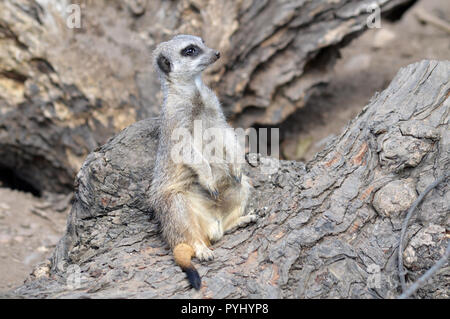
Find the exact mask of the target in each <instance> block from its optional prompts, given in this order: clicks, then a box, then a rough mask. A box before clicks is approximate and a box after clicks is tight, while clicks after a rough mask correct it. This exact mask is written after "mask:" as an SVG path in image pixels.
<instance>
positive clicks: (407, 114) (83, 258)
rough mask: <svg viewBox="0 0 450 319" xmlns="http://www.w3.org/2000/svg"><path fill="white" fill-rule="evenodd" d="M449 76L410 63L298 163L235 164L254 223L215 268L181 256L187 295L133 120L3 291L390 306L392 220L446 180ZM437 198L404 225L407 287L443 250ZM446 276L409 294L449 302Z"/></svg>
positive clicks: (443, 66)
mask: <svg viewBox="0 0 450 319" xmlns="http://www.w3.org/2000/svg"><path fill="white" fill-rule="evenodd" d="M449 79H450V62H448V61H445V62H438V61H422V62H420V63H416V64H412V65H409V66H408V67H405V68H403V69H401V70H400V71H399V73H398V74H397V76H396V77H395V78H394V80H393V81H392V83H391V84H390V85H389V87H388V88H387V89H386V90H384V91H383V92H381V93H377V94H375V96H374V97H373V98H372V100H371V101H370V103H369V104H368V105H367V106H366V107H365V108H364V109H363V111H362V112H361V113H360V114H359V115H358V116H357V117H356V118H355V119H354V120H353V121H351V122H350V123H349V125H348V126H347V127H346V129H345V131H344V132H343V133H342V135H341V136H339V137H338V138H336V139H335V140H334V141H333V142H331V143H330V144H329V145H328V146H327V147H326V148H325V150H324V151H322V152H320V153H319V154H318V155H317V156H316V157H315V159H314V160H312V161H311V162H309V163H308V164H306V165H305V164H304V163H302V162H291V161H277V160H275V159H269V158H266V159H264V158H263V159H262V160H261V163H266V164H267V163H269V164H270V165H271V167H276V165H279V167H278V170H277V171H276V172H272V173H271V174H267V167H268V166H262V164H261V165H260V166H257V167H252V166H250V165H248V167H247V170H248V173H249V174H250V177H251V179H252V181H253V185H254V190H253V193H252V197H251V200H250V203H249V207H248V209H249V210H252V211H254V212H255V213H256V214H258V216H259V219H258V221H257V222H256V224H253V225H250V226H247V227H245V228H241V229H238V230H237V231H235V232H234V233H231V234H228V235H226V236H225V237H224V238H223V239H222V240H220V241H219V242H218V243H217V244H215V245H214V246H213V248H214V252H215V256H216V258H215V260H213V261H211V262H204V263H199V262H197V261H196V260H194V262H195V263H196V265H197V268H198V270H199V273H200V274H201V276H202V280H203V287H202V288H201V290H200V291H195V290H194V289H190V288H189V284H188V281H187V280H186V278H185V274H184V273H183V272H182V271H181V270H180V269H179V267H177V266H176V265H175V263H174V261H173V257H172V254H171V252H170V251H169V249H168V246H167V245H166V244H165V243H164V242H163V241H162V239H161V237H160V236H159V234H158V225H157V224H156V222H155V221H154V220H153V219H152V211H151V207H150V206H149V204H148V195H147V192H148V188H149V184H150V181H151V178H152V167H153V160H154V156H155V147H156V142H155V140H156V139H157V135H158V123H157V120H155V119H146V120H143V121H140V122H137V123H135V124H133V125H131V126H130V127H128V128H127V129H125V130H124V131H122V132H121V133H119V134H118V135H117V136H116V137H115V138H113V139H111V140H110V141H109V142H108V143H107V144H106V145H104V146H103V147H101V148H100V149H98V150H96V151H95V152H93V153H91V154H90V155H89V156H88V158H87V160H86V162H85V163H84V165H83V167H82V169H81V170H80V172H79V174H78V176H77V183H76V185H77V187H76V191H75V201H74V203H73V207H72V211H71V213H70V216H69V219H68V225H67V232H66V234H65V235H64V237H63V238H62V240H61V242H60V243H59V244H58V247H57V248H56V250H55V252H54V254H53V257H52V260H51V263H47V264H43V265H41V266H40V267H38V268H37V269H36V270H35V271H34V273H33V274H32V276H31V277H30V278H29V280H28V282H27V283H26V284H24V285H23V286H22V287H20V288H18V289H17V290H16V291H15V294H16V296H24V297H50V298H61V297H75V298H77V297H92V298H104V297H125V298H148V297H153V298H175V297H184V298H197V297H202V298H393V297H396V296H398V295H399V293H400V292H401V291H400V289H399V281H398V272H397V265H396V261H397V252H398V251H397V246H398V241H399V237H400V229H401V224H402V221H403V218H404V216H405V211H406V210H407V208H408V207H409V206H410V204H411V203H412V202H413V201H414V200H415V199H416V198H417V194H418V193H420V192H422V191H423V190H424V189H425V188H426V186H427V185H429V184H430V183H431V182H432V181H434V180H435V179H436V178H437V177H438V176H440V175H442V174H443V173H445V172H448V171H449V165H450V161H449V153H450V134H449V132H450V130H449V124H448V120H449V109H450V108H449V106H450V99H449V98H448V97H449V95H450V83H449ZM449 188H450V187H449V183H448V180H447V181H444V182H443V183H441V184H440V185H438V187H437V188H435V189H434V190H433V191H432V192H431V193H430V194H428V195H427V197H426V198H425V199H424V202H423V203H422V204H421V206H420V207H419V208H418V213H417V215H416V218H414V220H413V222H412V223H411V225H410V226H409V228H408V231H407V236H406V241H405V247H406V249H405V252H404V259H405V266H406V268H407V269H408V270H409V273H408V275H407V279H408V280H409V281H413V280H415V279H416V278H418V276H420V275H421V274H422V273H423V272H424V271H426V269H428V268H430V267H431V266H432V264H433V263H434V262H435V261H437V260H438V259H439V258H440V256H442V255H443V253H444V251H445V247H446V246H447V242H448V233H447V232H446V231H447V230H448V227H449V215H448V212H449V211H450V207H449V205H450V201H449V197H448V196H449V194H450V193H449ZM448 271H449V268H448V264H447V265H446V267H445V268H443V269H442V270H441V271H440V272H439V273H437V274H436V275H435V276H434V277H433V279H432V280H431V282H429V283H428V284H427V285H426V286H424V287H423V288H422V289H420V290H419V292H418V295H417V296H418V297H424V298H448V284H449V281H448V274H449V272H448ZM77 278H78V279H79V282H77ZM75 284H79V286H76V285H75ZM74 287H75V288H74ZM71 288H72V289H71Z"/></svg>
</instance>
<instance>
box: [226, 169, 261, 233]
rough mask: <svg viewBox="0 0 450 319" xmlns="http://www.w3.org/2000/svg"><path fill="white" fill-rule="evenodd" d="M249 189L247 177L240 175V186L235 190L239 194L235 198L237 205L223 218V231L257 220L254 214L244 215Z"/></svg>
mask: <svg viewBox="0 0 450 319" xmlns="http://www.w3.org/2000/svg"><path fill="white" fill-rule="evenodd" d="M250 189H251V186H250V184H249V182H248V177H247V176H245V175H242V181H241V187H240V189H239V190H237V192H236V193H237V194H239V196H238V198H237V206H236V207H235V209H234V210H233V211H232V212H231V213H230V214H229V215H228V216H226V217H225V218H224V221H223V225H224V226H223V229H224V232H225V233H230V232H232V231H234V230H235V229H236V228H239V227H243V226H245V225H247V224H249V223H252V222H255V221H256V220H257V216H256V215H255V214H248V215H244V213H245V208H246V206H247V201H248V197H249V195H250Z"/></svg>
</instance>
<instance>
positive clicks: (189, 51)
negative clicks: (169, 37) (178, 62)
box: [181, 44, 203, 57]
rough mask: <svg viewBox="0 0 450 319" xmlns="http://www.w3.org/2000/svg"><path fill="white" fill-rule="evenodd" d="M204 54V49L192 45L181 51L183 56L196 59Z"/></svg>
mask: <svg viewBox="0 0 450 319" xmlns="http://www.w3.org/2000/svg"><path fill="white" fill-rule="evenodd" d="M202 52H203V51H202V49H200V48H199V47H198V46H196V45H195V44H191V45H189V46H187V47H185V48H184V49H183V50H181V55H182V56H190V57H196V56H198V55H200V54H202Z"/></svg>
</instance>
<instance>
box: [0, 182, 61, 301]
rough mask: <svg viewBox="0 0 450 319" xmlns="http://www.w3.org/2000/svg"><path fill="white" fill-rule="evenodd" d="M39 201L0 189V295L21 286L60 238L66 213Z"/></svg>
mask: <svg viewBox="0 0 450 319" xmlns="http://www.w3.org/2000/svg"><path fill="white" fill-rule="evenodd" d="M49 206H51V204H50V203H48V202H46V201H45V200H44V199H42V198H38V197H35V196H33V195H32V194H31V193H25V192H22V191H18V190H12V189H8V188H3V187H0V294H1V292H4V291H8V290H10V289H11V288H14V287H16V286H18V285H20V284H22V283H23V281H24V280H25V278H26V277H27V276H28V274H29V273H30V272H31V271H32V269H33V267H34V265H36V264H37V263H39V262H42V261H44V260H45V259H46V258H48V257H49V256H50V254H51V252H52V250H53V248H54V247H55V245H56V243H57V242H58V240H59V238H60V237H61V236H62V234H63V231H64V227H65V225H66V216H67V211H66V210H65V211H63V212H57V211H55V210H54V209H53V208H51V207H49Z"/></svg>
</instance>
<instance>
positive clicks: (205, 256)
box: [194, 245, 214, 261]
mask: <svg viewBox="0 0 450 319" xmlns="http://www.w3.org/2000/svg"><path fill="white" fill-rule="evenodd" d="M194 249H195V257H197V258H198V260H200V261H209V260H213V259H214V252H213V251H212V250H211V249H209V248H208V247H206V246H205V245H199V246H196V247H195V248H194Z"/></svg>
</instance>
